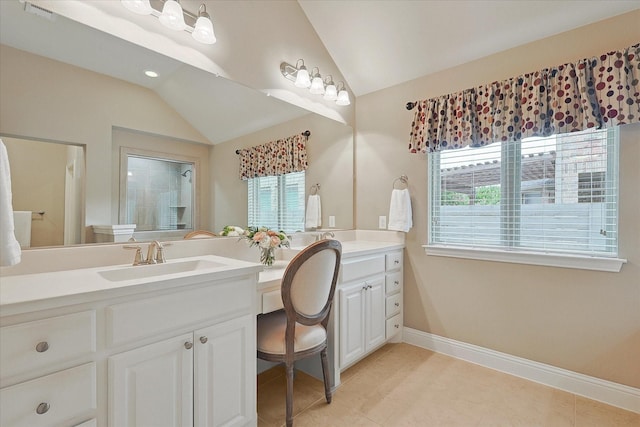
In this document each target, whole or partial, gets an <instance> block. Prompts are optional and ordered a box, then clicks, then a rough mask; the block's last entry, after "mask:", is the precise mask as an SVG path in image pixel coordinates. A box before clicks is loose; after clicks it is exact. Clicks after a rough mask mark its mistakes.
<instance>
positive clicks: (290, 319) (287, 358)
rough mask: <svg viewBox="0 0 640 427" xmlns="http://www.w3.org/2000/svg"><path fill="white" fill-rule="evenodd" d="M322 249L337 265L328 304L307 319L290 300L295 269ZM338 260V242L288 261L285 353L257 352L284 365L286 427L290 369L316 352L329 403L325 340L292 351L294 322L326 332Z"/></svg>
mask: <svg viewBox="0 0 640 427" xmlns="http://www.w3.org/2000/svg"><path fill="white" fill-rule="evenodd" d="M325 250H333V251H335V253H336V262H335V266H334V271H333V278H332V280H331V287H330V290H329V296H328V298H327V302H326V303H325V305H324V307H323V308H322V310H321V311H320V312H319V313H317V314H316V315H313V316H307V315H304V314H301V313H299V312H297V311H296V310H295V307H294V306H293V302H292V301H291V285H292V283H293V279H294V277H295V276H296V274H297V272H298V270H299V269H300V267H301V266H302V265H303V264H304V263H305V261H307V260H308V259H309V258H311V257H312V256H313V255H315V254H317V253H318V252H321V251H325ZM341 257H342V245H341V244H340V242H339V241H337V240H321V241H319V242H316V243H313V244H311V245H309V246H307V247H306V248H305V249H304V250H302V251H301V252H300V253H299V254H298V255H296V256H295V257H294V258H293V259H292V260H291V261H290V262H289V265H288V266H287V269H286V270H285V273H284V276H283V278H282V302H283V304H284V311H285V314H286V317H287V326H286V331H285V353H284V354H272V353H263V352H261V351H258V358H260V359H263V360H267V361H270V362H284V364H285V370H286V376H287V397H286V421H287V424H286V425H287V427H291V426H292V425H293V368H294V363H295V361H296V360H300V359H304V358H306V357H309V356H312V355H314V354H316V353H320V359H321V362H322V374H323V379H324V393H325V398H326V400H327V403H331V385H330V383H329V366H328V362H327V340H325V341H324V342H323V343H321V344H319V345H317V346H315V347H312V348H310V349H306V350H303V351H298V352H295V351H294V338H295V327H296V322H297V323H300V324H301V325H305V326H314V325H318V324H320V325H322V327H323V328H324V329H325V330H326V329H327V324H328V323H329V314H330V313H331V306H332V304H333V297H334V294H335V290H336V283H337V281H338V272H339V270H340V260H341Z"/></svg>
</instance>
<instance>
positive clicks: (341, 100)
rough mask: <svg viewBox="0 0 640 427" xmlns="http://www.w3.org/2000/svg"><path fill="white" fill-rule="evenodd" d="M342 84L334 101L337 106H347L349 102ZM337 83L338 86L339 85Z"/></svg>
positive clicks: (347, 93)
mask: <svg viewBox="0 0 640 427" xmlns="http://www.w3.org/2000/svg"><path fill="white" fill-rule="evenodd" d="M340 83H342V88H341V89H340V90H339V91H338V99H336V104H338V105H349V104H351V101H350V100H349V92H347V90H346V89H345V88H344V82H340ZM340 83H338V85H339V84H340Z"/></svg>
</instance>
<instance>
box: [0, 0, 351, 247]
mask: <svg viewBox="0 0 640 427" xmlns="http://www.w3.org/2000/svg"><path fill="white" fill-rule="evenodd" d="M24 7H25V6H24V4H23V3H20V2H18V1H0V93H2V96H1V97H0V136H2V135H3V136H5V137H6V136H8V135H10V136H12V137H15V138H16V139H18V140H22V141H27V140H38V141H44V142H43V143H44V144H51V143H53V142H57V143H61V144H62V145H65V146H75V147H84V155H83V156H80V157H82V158H83V159H84V162H83V163H82V164H81V165H80V161H79V163H78V166H77V168H80V167H82V169H83V170H84V171H85V174H84V177H83V179H84V181H83V183H82V185H81V186H79V187H78V188H79V189H80V190H79V191H80V193H79V194H78V197H77V200H79V201H81V202H80V203H81V204H82V206H81V209H80V212H81V214H80V215H79V216H80V225H79V230H80V231H78V233H77V234H79V235H80V237H79V238H75V239H71V240H65V239H64V238H63V239H62V240H57V241H55V242H48V243H47V244H46V245H45V246H57V245H63V244H77V243H92V242H94V241H95V240H94V239H93V236H92V232H91V226H92V225H108V224H119V223H121V222H128V221H129V220H128V219H125V218H122V216H121V211H120V200H121V198H122V197H123V193H121V190H120V182H121V178H120V176H121V167H122V165H121V160H120V153H121V148H122V147H130V148H134V149H142V150H146V151H156V152H161V153H169V154H172V155H176V154H183V155H185V156H187V157H192V158H197V159H198V161H199V162H200V164H199V166H196V171H197V172H196V173H197V177H196V175H195V173H194V175H193V177H192V178H191V179H192V181H195V182H197V184H196V185H197V186H199V188H194V189H193V191H194V192H193V197H194V200H193V203H194V206H195V208H194V212H188V210H187V208H186V207H185V208H177V206H181V205H176V210H177V209H183V210H184V212H183V218H186V217H190V218H192V222H191V224H189V222H188V221H186V220H184V221H183V220H180V221H179V220H178V219H177V218H176V220H175V226H176V227H178V226H180V227H182V226H184V227H185V229H187V228H188V227H189V226H191V227H192V228H194V229H209V230H212V231H217V230H218V229H219V228H220V227H221V226H223V225H226V224H230V223H234V224H240V225H242V224H244V223H245V222H246V209H247V208H246V183H245V182H243V181H240V180H239V179H238V174H237V167H238V160H237V156H236V154H235V150H236V149H237V148H242V147H244V146H250V145H257V144H262V143H265V142H268V141H269V140H271V139H277V138H282V137H286V136H289V135H290V134H292V133H295V132H302V131H304V130H307V129H308V130H310V131H311V133H312V136H311V138H310V139H309V142H308V145H307V149H308V151H309V160H310V162H309V169H308V171H307V182H309V185H311V184H312V183H320V184H321V185H322V191H323V195H325V196H327V197H325V198H324V199H323V212H326V213H327V215H330V214H331V215H336V216H337V224H336V226H337V227H339V228H352V227H353V200H352V196H353V191H352V189H353V185H352V184H353V183H352V180H353V136H352V135H353V133H352V130H351V128H350V127H348V126H346V125H344V124H342V123H339V122H337V121H333V120H331V119H327V118H325V117H321V116H319V115H317V114H313V113H309V111H307V110H304V109H302V108H299V107H297V106H293V105H291V104H288V103H285V102H283V101H280V100H278V99H275V98H274V97H267V96H265V95H264V94H263V93H260V92H258V91H256V90H254V89H251V88H248V87H246V86H243V85H241V84H238V83H235V82H232V81H230V80H227V79H224V78H220V77H216V76H215V75H213V74H211V73H208V72H205V71H202V70H200V69H196V68H195V67H193V66H190V65H186V64H184V63H181V62H179V61H176V60H174V59H172V58H168V57H165V56H163V55H160V54H158V53H156V52H153V51H150V50H148V49H144V48H142V47H140V46H138V45H134V44H132V43H129V42H127V41H125V40H122V39H119V38H116V37H114V36H111V35H108V34H106V33H103V32H101V31H98V30H96V29H94V28H90V27H88V26H85V25H83V24H81V23H78V22H76V21H73V20H70V19H67V18H65V17H63V16H56V19H53V20H47V19H43V18H42V17H40V16H36V15H34V14H30V13H27V12H25V10H24ZM44 41H46V42H44ZM96 46H100V48H99V49H97V48H96ZM105 52H109V54H105ZM147 67H153V68H155V69H156V70H158V71H159V74H160V77H158V78H156V79H149V78H148V77H146V76H145V75H144V74H143V73H142V71H143V70H144V69H146V68H147ZM3 138H4V137H3ZM45 153H46V150H35V152H34V153H33V158H32V160H31V161H33V162H36V161H38V162H39V161H43V162H47V161H48V158H47V155H46V154H45ZM39 155H42V158H41V159H40V160H36V156H39ZM11 157H12V156H10V159H9V160H10V162H13V159H12V158H11ZM151 157H153V156H151ZM187 163H189V162H187ZM336 168H339V169H336ZM187 169H188V168H187ZM20 170H23V168H20ZM24 170H26V169H24ZM338 170H339V173H336V172H337V171H338ZM171 173H172V174H173V175H177V176H178V177H180V179H181V180H182V182H181V183H185V182H188V179H189V178H187V177H188V176H189V175H190V173H187V172H186V169H185V170H181V172H180V173H179V174H178V171H175V172H171ZM183 173H186V175H185V176H184V177H183V176H182V174H183ZM22 179H23V178H18V177H17V178H16V181H21V180H22ZM33 183H34V182H33V180H29V179H27V180H26V184H25V185H26V186H23V183H22V182H16V185H20V187H19V188H20V190H19V191H15V190H14V198H15V197H17V196H18V197H19V196H21V195H22V193H23V192H24V193H28V192H30V191H31V189H29V187H28V186H29V185H30V184H33ZM14 188H17V187H14ZM83 190H84V192H83ZM18 192H19V193H20V194H17V193H18ZM52 194H53V193H52ZM55 198H56V199H58V200H64V199H65V196H64V195H63V194H56V195H55ZM29 209H36V210H43V209H44V208H40V207H35V205H34V207H30V208H29ZM25 210H27V208H25ZM184 215H186V217H185V216H184ZM45 216H46V214H45ZM176 216H177V213H176ZM137 218H140V217H137ZM62 222H64V221H62ZM169 224H171V225H173V222H169ZM178 224H180V225H178ZM183 224H184V225H183ZM145 227H146V225H145ZM56 233H62V234H63V235H64V233H65V231H64V230H58V231H56ZM156 237H157V236H154V238H156ZM141 240H144V239H141ZM32 246H33V245H32Z"/></svg>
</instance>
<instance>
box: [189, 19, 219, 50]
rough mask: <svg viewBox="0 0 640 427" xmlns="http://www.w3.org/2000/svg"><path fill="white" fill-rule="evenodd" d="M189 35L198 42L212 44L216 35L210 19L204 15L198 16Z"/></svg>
mask: <svg viewBox="0 0 640 427" xmlns="http://www.w3.org/2000/svg"><path fill="white" fill-rule="evenodd" d="M191 37H193V38H194V39H195V40H197V41H199V42H200V43H204V44H214V43H215V42H216V35H215V34H214V33H213V23H212V22H211V19H209V18H208V17H206V16H199V17H198V20H197V21H196V26H195V28H194V29H193V33H191Z"/></svg>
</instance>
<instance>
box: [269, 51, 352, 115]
mask: <svg viewBox="0 0 640 427" xmlns="http://www.w3.org/2000/svg"><path fill="white" fill-rule="evenodd" d="M280 72H281V73H282V75H283V76H284V77H285V78H286V79H288V80H291V81H292V82H294V85H295V86H296V87H299V88H304V89H309V91H310V92H311V93H313V94H316V95H323V98H324V99H325V100H327V101H336V104H337V105H350V104H351V101H350V100H349V93H348V92H347V90H346V87H345V84H344V82H340V83H341V84H342V86H341V88H340V90H338V87H337V86H336V85H335V84H334V83H333V78H332V77H331V75H327V77H326V78H325V79H324V81H323V80H322V76H321V75H320V69H319V68H318V67H313V69H312V70H311V78H310V77H309V72H308V71H307V67H305V65H304V60H302V59H298V61H297V62H296V65H291V64H289V63H288V62H282V63H280Z"/></svg>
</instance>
